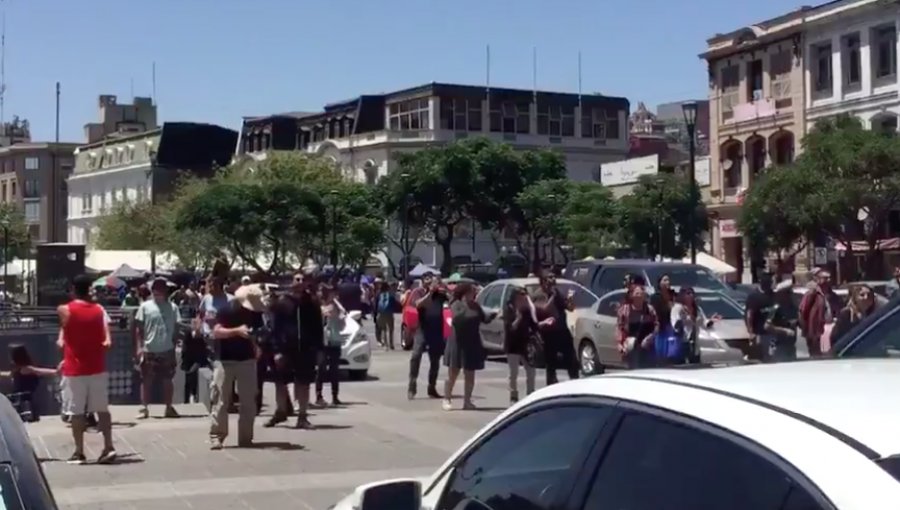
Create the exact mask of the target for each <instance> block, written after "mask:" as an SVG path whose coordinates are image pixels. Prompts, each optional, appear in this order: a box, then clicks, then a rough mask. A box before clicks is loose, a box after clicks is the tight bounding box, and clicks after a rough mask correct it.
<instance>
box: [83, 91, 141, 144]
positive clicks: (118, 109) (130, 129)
mask: <svg viewBox="0 0 900 510" xmlns="http://www.w3.org/2000/svg"><path fill="white" fill-rule="evenodd" d="M98 103H99V105H98V106H99V113H100V121H99V122H90V123H88V124H85V125H84V137H85V139H87V143H94V142H99V141H100V140H103V139H104V138H110V137H115V136H130V135H133V134H136V133H143V132H145V131H152V130H154V129H156V128H158V127H159V125H157V123H156V105H155V104H153V99H152V98H149V97H136V98H134V100H133V102H132V103H131V104H124V103H119V102H118V99H117V97H116V96H113V95H108V94H105V95H102V96H100V98H99V99H98Z"/></svg>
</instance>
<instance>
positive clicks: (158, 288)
mask: <svg viewBox="0 0 900 510" xmlns="http://www.w3.org/2000/svg"><path fill="white" fill-rule="evenodd" d="M150 292H151V293H152V294H153V299H150V300H147V301H144V302H143V303H141V306H140V307H139V308H138V310H137V313H136V315H135V316H134V320H135V322H136V323H137V327H136V328H135V354H134V357H135V360H136V361H137V364H138V367H140V371H141V407H140V409H139V410H138V415H137V418H138V419H139V420H145V419H147V418H148V417H149V416H150V410H149V408H148V405H149V404H150V393H151V391H152V389H153V383H154V381H161V383H162V389H163V403H164V404H165V406H166V409H165V414H164V416H165V417H166V418H178V412H177V411H176V410H175V408H174V407H173V406H172V399H173V395H174V392H175V388H174V381H173V379H174V377H175V371H176V370H177V368H178V362H177V358H176V356H175V346H176V339H177V335H178V323H179V322H180V320H181V317H180V315H179V312H178V307H177V306H176V305H175V304H174V303H172V302H171V301H169V299H168V297H169V296H168V287H167V282H166V280H164V279H162V278H157V279H155V280H153V283H152V285H151V286H150Z"/></svg>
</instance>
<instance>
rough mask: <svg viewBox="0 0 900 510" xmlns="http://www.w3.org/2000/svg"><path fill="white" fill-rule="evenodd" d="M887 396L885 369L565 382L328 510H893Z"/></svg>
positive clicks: (894, 437) (852, 364)
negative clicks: (427, 471) (407, 474)
mask: <svg viewBox="0 0 900 510" xmlns="http://www.w3.org/2000/svg"><path fill="white" fill-rule="evenodd" d="M798 381H802V383H801V384H798ZM898 385H900V362H898V361H895V360H841V361H810V362H803V363H779V364H760V365H749V366H740V367H729V368H720V369H709V370H690V369H669V370H641V371H634V372H619V373H614V374H607V375H603V376H598V377H588V378H583V379H578V380H574V381H567V382H564V383H560V384H554V385H552V386H549V387H546V388H543V389H541V390H539V391H537V392H535V393H533V394H532V395H530V396H529V397H527V398H526V399H524V400H523V401H521V402H519V403H518V404H516V405H514V406H513V407H511V408H510V409H508V410H507V411H505V412H503V413H502V414H501V415H500V416H499V417H497V418H496V419H494V420H493V421H492V422H491V423H489V424H488V425H487V426H486V427H484V428H483V429H482V430H481V431H480V432H478V433H477V434H475V436H474V437H472V438H471V439H470V440H469V441H468V442H466V443H465V444H464V445H463V446H462V447H461V448H460V449H459V450H458V451H457V452H456V453H455V454H453V455H452V456H451V457H450V458H449V459H448V460H447V461H446V462H445V463H444V464H443V465H442V466H441V467H440V468H438V469H437V470H436V471H435V472H434V473H433V474H431V475H430V476H427V477H423V478H408V479H395V480H386V481H383V482H377V483H372V484H367V485H364V486H361V487H359V488H358V489H356V490H355V491H353V493H351V494H350V495H348V496H347V497H346V498H344V499H343V500H341V501H340V502H339V503H337V505H335V506H334V507H333V508H334V510H350V509H356V510H380V509H382V508H390V509H392V510H420V509H421V508H429V509H444V508H457V509H462V508H466V509H473V510H474V509H478V510H506V509H526V508H528V509H531V508H566V509H570V508H571V509H582V508H585V509H595V508H596V509H605V508H612V509H624V508H665V509H673V510H681V509H698V508H728V509H731V510H744V509H748V510H749V509H753V510H759V509H773V510H775V509H777V510H826V509H828V510H887V509H894V508H896V507H897V502H898V501H900V483H897V482H898V478H900V462H898V455H897V454H898V453H900V434H897V430H896V429H897V423H900V394H898V393H897V392H893V391H885V389H886V388H896V387H897V386H898ZM826 389H827V390H826ZM836 403H839V405H836Z"/></svg>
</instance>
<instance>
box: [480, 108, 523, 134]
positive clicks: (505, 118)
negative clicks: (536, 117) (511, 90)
mask: <svg viewBox="0 0 900 510" xmlns="http://www.w3.org/2000/svg"><path fill="white" fill-rule="evenodd" d="M530 110H531V106H530V103H515V102H512V101H504V102H502V103H499V104H496V103H491V115H490V117H491V131H493V132H494V133H522V134H528V133H530V132H531V112H530Z"/></svg>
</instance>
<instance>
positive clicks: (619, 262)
mask: <svg viewBox="0 0 900 510" xmlns="http://www.w3.org/2000/svg"><path fill="white" fill-rule="evenodd" d="M569 264H570V265H575V264H577V265H580V266H592V265H593V266H604V267H606V266H611V267H613V266H628V267H656V266H664V267H693V266H698V265H699V264H691V263H688V262H660V261H658V260H646V259H610V260H606V259H597V260H579V261H576V262H570V263H569Z"/></svg>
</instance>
